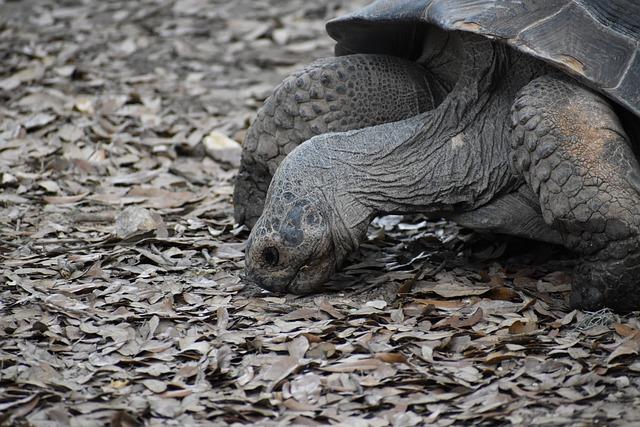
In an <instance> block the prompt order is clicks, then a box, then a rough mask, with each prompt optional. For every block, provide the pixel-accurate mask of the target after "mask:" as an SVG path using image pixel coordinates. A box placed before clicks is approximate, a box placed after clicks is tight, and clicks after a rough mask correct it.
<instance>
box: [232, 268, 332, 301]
mask: <svg viewBox="0 0 640 427" xmlns="http://www.w3.org/2000/svg"><path fill="white" fill-rule="evenodd" d="M309 270H310V268H309V266H308V265H303V266H302V267H300V268H299V269H298V270H297V271H296V272H295V274H294V275H293V276H292V277H291V279H288V280H286V281H285V280H273V279H265V278H263V277H260V275H259V274H256V273H254V272H252V271H248V272H247V273H245V274H244V275H243V276H242V277H241V279H242V280H243V281H245V282H247V283H250V284H252V285H255V286H257V287H259V288H261V289H264V290H266V291H269V292H273V293H275V294H287V293H290V294H295V295H307V294H311V293H313V292H315V291H317V290H318V288H319V285H320V284H322V283H323V282H324V280H326V279H324V275H323V274H321V275H320V276H323V277H320V279H318V277H317V276H316V277H314V276H313V275H312V276H311V277H309V275H308V274H307V273H308V271H309ZM305 276H306V277H305Z"/></svg>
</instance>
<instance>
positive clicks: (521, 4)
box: [234, 0, 640, 311]
mask: <svg viewBox="0 0 640 427" xmlns="http://www.w3.org/2000/svg"><path fill="white" fill-rule="evenodd" d="M327 31H328V33H329V35H330V36H331V37H333V38H334V39H335V40H336V41H337V45H336V49H335V52H336V57H333V58H326V59H321V60H319V61H317V62H314V63H313V64H311V65H310V66H308V67H307V68H305V69H303V70H302V71H299V72H297V73H294V74H293V75H291V76H289V77H287V78H286V79H285V80H284V81H283V82H282V84H280V86H278V87H277V88H276V89H275V91H274V93H273V94H272V95H271V97H270V98H269V99H268V100H267V101H266V102H265V105H264V106H263V107H262V109H261V110H260V111H259V112H258V115H257V118H256V120H255V122H254V123H253V124H252V126H251V128H250V130H249V132H248V135H247V138H246V142H245V144H244V148H243V157H242V166H241V169H240V173H239V176H238V180H237V184H236V189H235V195H234V202H235V209H236V219H237V221H239V222H243V223H246V224H248V225H249V226H253V229H252V231H251V234H250V236H249V240H248V242H247V248H246V277H247V280H250V281H253V282H255V283H256V284H258V285H259V286H261V287H263V288H265V289H269V290H273V291H278V292H292V293H307V292H310V291H312V290H317V289H318V288H319V287H320V286H321V285H322V283H323V282H324V281H326V280H327V278H329V276H330V275H331V274H332V273H333V272H334V271H335V269H336V268H338V267H339V266H340V264H341V262H342V261H343V260H344V259H345V257H346V255H347V254H349V253H350V252H352V251H353V250H354V249H355V248H357V246H358V245H359V243H360V242H361V241H362V240H363V239H364V238H365V234H366V230H367V226H368V224H369V222H370V221H371V220H372V218H374V217H375V216H376V215H379V214H384V213H412V212H421V213H425V214H428V215H430V216H433V217H444V218H448V219H451V220H452V221H455V222H457V223H459V224H460V225H462V226H465V227H470V228H472V229H477V230H482V231H487V232H496V233H506V234H510V235H516V236H523V237H526V238H531V239H537V240H541V241H545V242H550V243H556V244H562V245H564V246H566V247H567V248H569V249H571V250H573V251H575V252H576V253H577V254H579V256H580V259H579V262H578V264H577V266H576V268H575V271H574V277H573V285H572V294H571V304H572V305H573V306H575V307H579V308H583V309H587V310H591V309H597V308H600V307H603V306H608V307H611V308H613V309H615V310H618V311H630V310H636V309H640V288H639V287H638V286H637V284H638V282H639V281H640V236H639V234H640V164H639V163H638V157H637V155H638V151H637V149H638V147H637V145H638V143H640V125H639V123H640V119H639V118H638V117H639V116H640V50H639V47H638V46H639V43H640V3H639V2H637V1H635V0H607V1H602V0H522V1H517V2H515V1H507V0H477V1H469V0H403V1H397V0H379V1H376V2H374V3H372V4H371V5H369V6H367V7H364V8H362V9H360V10H357V11H355V12H354V13H352V14H350V15H347V16H345V17H342V18H338V19H335V20H333V21H330V22H329V23H328V24H327ZM263 208H264V210H263Z"/></svg>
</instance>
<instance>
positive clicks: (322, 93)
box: [234, 55, 446, 227]
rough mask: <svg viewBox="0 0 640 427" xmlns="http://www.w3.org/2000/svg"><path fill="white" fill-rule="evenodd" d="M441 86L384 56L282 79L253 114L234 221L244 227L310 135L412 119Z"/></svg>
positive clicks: (322, 63) (335, 61) (340, 61)
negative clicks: (284, 165) (282, 164)
mask: <svg viewBox="0 0 640 427" xmlns="http://www.w3.org/2000/svg"><path fill="white" fill-rule="evenodd" d="M445 91H446V88H444V87H442V85H433V84H430V79H429V73H428V72H427V71H426V70H425V69H424V68H422V67H421V66H420V65H418V64H416V63H414V62H410V61H405V60H402V59H399V58H394V57H390V56H383V55H351V56H347V57H342V58H326V59H321V60H318V61H316V62H314V63H313V64H311V65H310V66H308V67H306V68H305V69H303V70H301V71H299V72H297V73H295V74H293V75H291V76H289V77H288V78H286V79H285V80H284V81H283V82H282V83H281V84H280V85H279V86H278V87H277V88H276V89H275V91H274V93H273V95H271V96H270V97H269V99H267V101H266V102H265V105H264V106H263V107H262V108H261V109H260V111H259V112H258V116H257V117H256V120H255V121H254V123H253V124H252V126H251V128H250V129H249V132H248V134H247V137H246V140H245V142H244V144H243V153H242V163H241V166H240V172H239V173H238V177H237V179H236V186H235V191H234V201H235V217H236V218H235V219H236V221H237V222H238V223H241V224H247V225H249V226H250V227H252V226H253V224H255V222H256V221H257V219H258V217H259V216H260V215H261V214H262V209H263V206H264V199H265V197H266V195H267V189H268V188H269V183H270V182H271V177H272V176H273V174H274V173H275V170H276V168H277V167H278V165H279V164H280V162H281V161H282V160H283V159H284V158H285V156H286V155H288V154H289V153H290V152H291V151H293V149H294V148H296V147H297V146H298V145H300V144H301V143H302V142H304V141H306V140H307V139H310V138H311V137H313V136H315V135H321V134H324V133H327V132H342V131H347V130H352V129H359V128H364V127H367V126H373V125H377V124H381V123H387V122H394V121H396V120H401V119H404V118H407V117H411V116H414V115H416V114H419V113H421V112H423V111H427V110H429V109H431V108H433V107H434V105H435V104H436V103H437V102H440V101H441V100H442V98H443V97H444V93H445Z"/></svg>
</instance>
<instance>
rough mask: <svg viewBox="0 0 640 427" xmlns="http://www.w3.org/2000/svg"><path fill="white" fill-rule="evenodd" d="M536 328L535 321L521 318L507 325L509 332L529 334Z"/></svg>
mask: <svg viewBox="0 0 640 427" xmlns="http://www.w3.org/2000/svg"><path fill="white" fill-rule="evenodd" d="M537 329H538V325H537V323H536V322H523V321H521V320H517V321H515V322H513V323H512V324H511V326H509V333H510V334H529V333H531V332H534V331H536V330H537Z"/></svg>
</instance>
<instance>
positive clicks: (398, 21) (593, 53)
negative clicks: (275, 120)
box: [327, 0, 640, 116]
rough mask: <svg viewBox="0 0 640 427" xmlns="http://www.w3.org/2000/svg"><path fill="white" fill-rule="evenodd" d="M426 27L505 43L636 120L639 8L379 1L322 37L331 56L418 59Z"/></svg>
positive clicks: (531, 0) (498, 0)
mask: <svg viewBox="0 0 640 427" xmlns="http://www.w3.org/2000/svg"><path fill="white" fill-rule="evenodd" d="M425 24H427V25H425ZM429 24H430V25H435V26H437V27H439V28H441V29H444V30H452V31H453V30H457V31H467V32H471V33H475V34H480V35H483V36H485V37H489V38H492V39H496V40H498V41H501V42H504V43H506V44H507V45H509V46H511V47H513V48H515V49H517V50H519V51H521V52H524V53H526V54H529V55H531V56H534V57H536V58H539V59H541V60H544V61H546V62H548V63H550V64H552V65H554V66H556V67H558V68H560V69H562V70H564V71H565V72H567V73H569V74H571V75H573V76H575V77H578V78H580V80H581V81H583V82H584V83H586V84H587V85H589V86H590V87H592V88H593V89H596V90H598V91H600V92H601V93H603V94H605V95H606V96H608V97H609V98H611V99H612V100H614V101H616V102H617V103H619V104H621V105H623V106H625V107H626V108H627V109H628V110H630V111H631V112H633V113H634V114H635V115H636V116H640V52H639V50H640V48H639V46H640V1H638V0H521V1H513V0H378V1H375V2H374V3H372V4H370V5H368V6H366V7H364V8H361V9H359V10H356V11H355V12H353V13H351V14H349V15H346V16H344V17H341V18H337V19H334V20H332V21H330V22H328V23H327V32H328V33H329V35H330V36H331V37H332V38H333V39H335V40H336V41H337V42H338V44H337V46H336V53H337V54H346V53H382V54H388V55H395V56H400V57H404V58H409V59H417V58H418V57H419V56H420V52H421V51H422V44H423V43H424V40H425V36H426V34H427V28H428V27H429Z"/></svg>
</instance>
